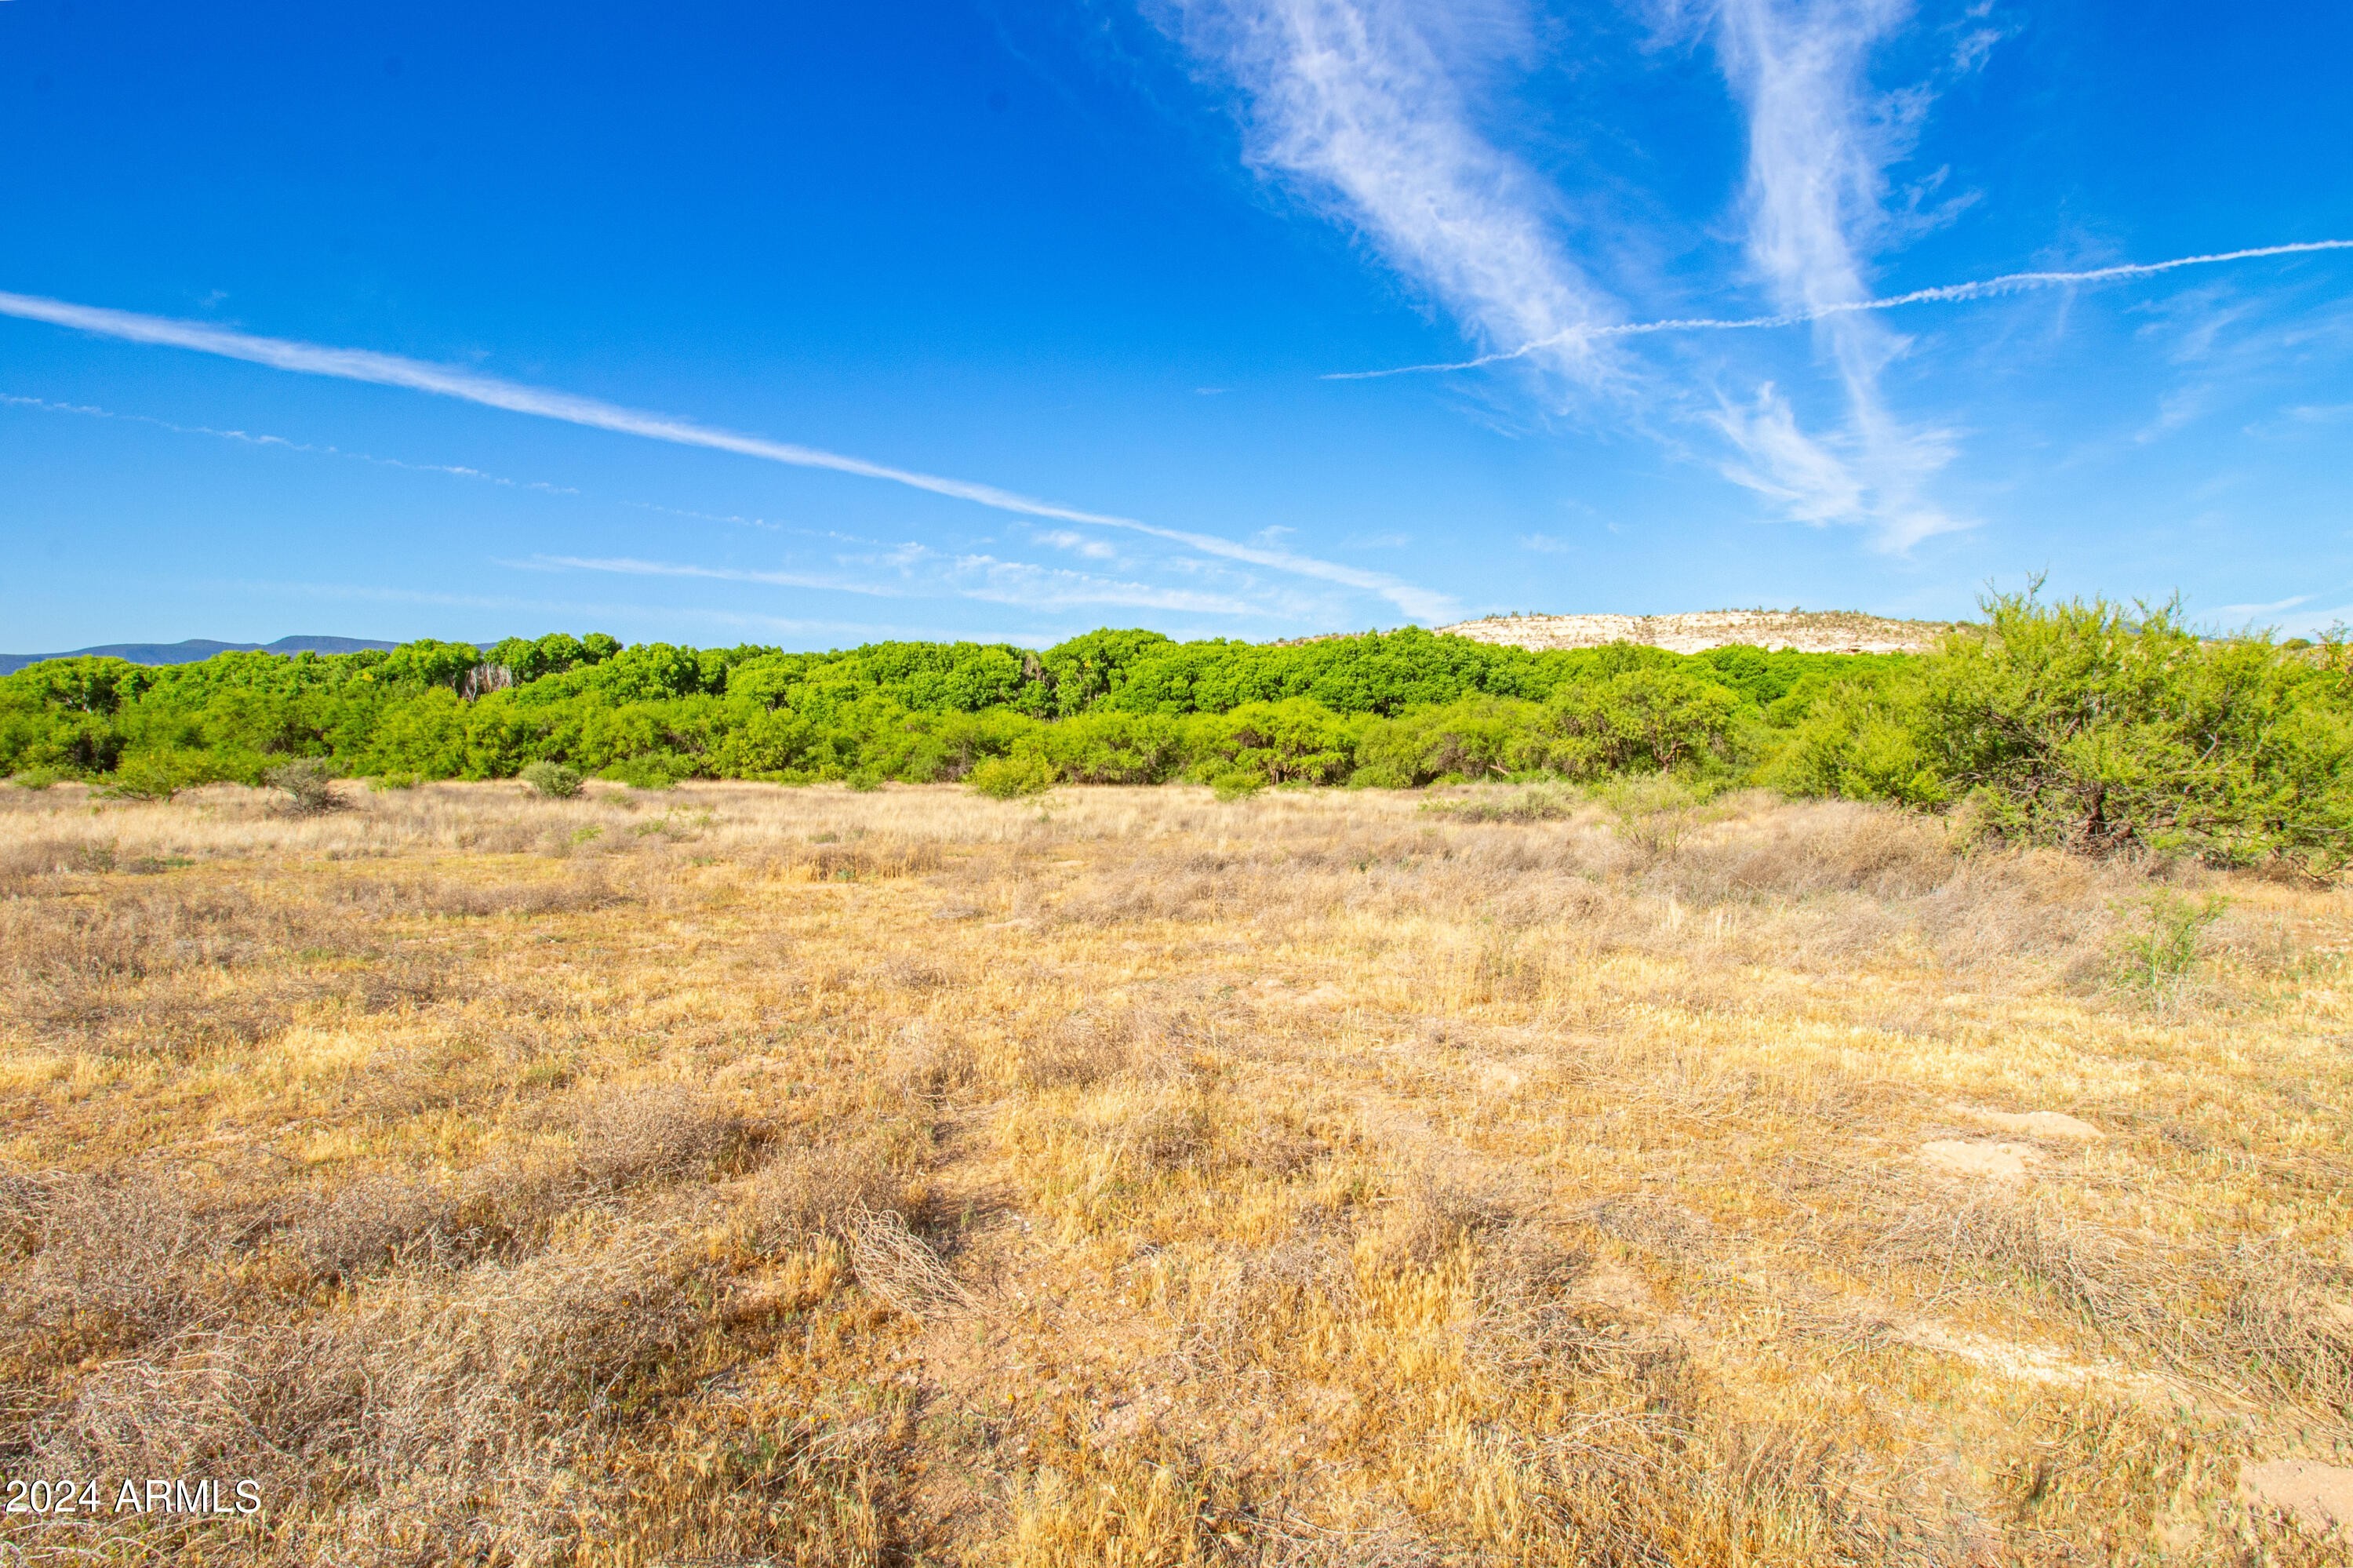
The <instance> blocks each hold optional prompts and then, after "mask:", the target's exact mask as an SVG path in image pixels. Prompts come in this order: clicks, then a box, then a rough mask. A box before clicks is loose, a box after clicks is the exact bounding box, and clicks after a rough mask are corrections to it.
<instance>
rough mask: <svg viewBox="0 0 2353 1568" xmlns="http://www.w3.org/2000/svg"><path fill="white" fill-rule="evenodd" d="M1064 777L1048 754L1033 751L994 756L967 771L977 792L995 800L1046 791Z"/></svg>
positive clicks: (968, 780)
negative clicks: (1047, 758)
mask: <svg viewBox="0 0 2353 1568" xmlns="http://www.w3.org/2000/svg"><path fill="white" fill-rule="evenodd" d="M1061 781H1062V776H1061V774H1060V773H1059V772H1057V771H1056V770H1055V768H1054V765H1053V764H1052V763H1050V762H1049V761H1047V760H1046V759H1045V758H1042V757H1039V756H1035V755H1033V754H1026V753H1025V754H1024V755H1022V756H1018V757H991V758H987V759H985V760H984V761H982V762H980V763H979V764H977V765H976V766H975V767H974V768H973V770H972V771H971V772H969V773H967V774H965V783H966V784H967V785H969V786H971V788H972V789H973V790H974V792H975V793H976V794H981V795H986V796H987V797H988V798H989V799H990V800H1018V799H1019V798H1020V797H1022V796H1024V795H1042V794H1044V793H1045V792H1046V791H1047V790H1049V789H1052V788H1053V787H1054V786H1055V785H1057V784H1060V782H1061Z"/></svg>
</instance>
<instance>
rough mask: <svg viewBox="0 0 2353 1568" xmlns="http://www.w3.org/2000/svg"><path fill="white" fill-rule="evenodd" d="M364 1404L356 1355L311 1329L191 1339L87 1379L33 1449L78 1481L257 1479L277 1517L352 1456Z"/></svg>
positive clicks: (48, 1422)
mask: <svg viewBox="0 0 2353 1568" xmlns="http://www.w3.org/2000/svg"><path fill="white" fill-rule="evenodd" d="M364 1397H365V1385H364V1381H363V1369H362V1368H361V1367H360V1366H359V1365H358V1364H356V1362H355V1361H354V1359H353V1356H352V1354H351V1347H350V1346H349V1345H348V1344H346V1343H344V1342H343V1341H341V1340H338V1339H336V1337H335V1336H334V1335H333V1334H332V1333H331V1332H327V1331H324V1330H321V1329H319V1328H317V1327H315V1326H311V1327H291V1326H272V1327H268V1328H261V1329H250V1330H226V1331H203V1332H189V1333H185V1334H182V1335H179V1336H176V1337H175V1338H174V1340H171V1341H169V1342H168V1343H166V1344H164V1345H162V1346H159V1347H157V1348H156V1349H155V1350H154V1351H152V1352H151V1353H150V1354H148V1355H145V1356H142V1357H134V1358H126V1359H123V1360H119V1361H109V1362H107V1363H105V1364H103V1365H101V1366H100V1367H98V1368H96V1369H95V1370H93V1371H92V1372H90V1375H89V1376H88V1377H86V1378H84V1379H82V1380H81V1382H80V1383H79V1386H77V1387H76V1388H75V1390H74V1392H73V1393H72V1395H71V1397H70V1398H69V1399H68V1400H67V1401H66V1403H65V1404H63V1405H62V1406H61V1407H60V1408H59V1409H58V1411H56V1412H55V1413H54V1414H51V1415H50V1416H48V1417H47V1419H46V1420H44V1421H43V1422H42V1423H41V1424H40V1425H39V1427H38V1429H37V1434H36V1436H35V1439H34V1443H33V1450H34V1452H35V1453H36V1454H37V1456H38V1457H39V1458H40V1460H41V1462H42V1464H43V1466H44V1467H53V1468H56V1469H59V1470H70V1471H74V1472H77V1473H79V1474H84V1475H90V1474H96V1475H117V1476H172V1475H190V1476H194V1475H205V1474H215V1475H232V1476H237V1477H242V1478H252V1479H257V1480H260V1481H263V1482H264V1484H265V1486H266V1487H267V1488H268V1489H269V1491H270V1492H271V1493H274V1494H276V1496H277V1497H278V1499H279V1500H280V1506H281V1507H283V1506H285V1503H286V1502H287V1501H289V1500H290V1499H288V1498H287V1496H286V1493H287V1492H288V1491H289V1490H290V1489H300V1488H301V1485H302V1484H303V1482H304V1481H305V1480H306V1479H307V1477H306V1476H305V1474H304V1472H305V1471H306V1469H307V1468H308V1467H310V1466H311V1465H312V1464H314V1463H316V1462H318V1461H320V1460H322V1459H330V1458H332V1457H333V1456H335V1455H337V1454H339V1453H343V1452H347V1451H348V1450H349V1449H350V1448H351V1446H353V1442H354V1441H355V1439H356V1438H357V1436H358V1433H359V1418H360V1415H361V1414H362V1410H363V1405H364ZM232 1500H234V1499H232Z"/></svg>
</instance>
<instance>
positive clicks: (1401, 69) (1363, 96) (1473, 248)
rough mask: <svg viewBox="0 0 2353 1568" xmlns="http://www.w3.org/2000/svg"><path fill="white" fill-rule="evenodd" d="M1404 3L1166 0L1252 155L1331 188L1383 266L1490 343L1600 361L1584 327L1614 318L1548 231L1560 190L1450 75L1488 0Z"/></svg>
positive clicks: (1560, 360) (1500, 32)
mask: <svg viewBox="0 0 2353 1568" xmlns="http://www.w3.org/2000/svg"><path fill="white" fill-rule="evenodd" d="M1475 9H1477V8H1475V7H1454V8H1450V7H1447V6H1442V5H1429V4H1413V3H1409V0H1177V4H1176V31H1177V32H1178V33H1179V34H1180V35H1181V37H1183V40H1184V42H1185V43H1186V45H1187V48H1190V49H1191V50H1192V52H1193V53H1194V55H1195V56H1196V58H1199V59H1201V60H1203V61H1204V62H1205V63H1207V64H1208V65H1209V66H1210V67H1211V68H1212V69H1214V70H1215V71H1216V72H1218V73H1219V75H1220V76H1222V77H1223V78H1225V79H1227V80H1229V81H1230V82H1232V83H1233V84H1234V85H1236V86H1237V87H1239V88H1240V90H1241V92H1242V94H1243V96H1244V99H1245V112H1244V116H1243V118H1244V122H1245V125H1246V128H1247V131H1248V134H1249V149H1250V156H1251V158H1252V159H1253V160H1255V161H1256V162H1257V163H1258V164H1259V165H1260V166H1261V167H1263V168H1269V169H1273V170H1277V171H1280V172H1282V173H1283V174H1286V175H1291V176H1293V177H1294V178H1296V179H1298V180H1301V181H1303V182H1304V183H1305V185H1307V187H1308V188H1309V189H1310V190H1311V191H1312V192H1314V194H1316V195H1318V196H1324V197H1326V198H1334V197H1336V198H1337V200H1338V202H1339V204H1340V206H1341V207H1342V209H1343V211H1344V212H1345V215H1346V217H1348V218H1349V219H1350V220H1352V221H1353V223H1354V224H1355V225H1356V227H1357V228H1359V229H1360V230H1361V231H1362V232H1363V233H1364V234H1365V236H1366V238H1368V239H1369V240H1370V241H1371V242H1372V243H1373V245H1374V246H1376V247H1377V249H1379V250H1380V251H1381V252H1382V253H1383V254H1384V255H1385V256H1386V257H1387V258H1388V260H1390V261H1391V262H1392V263H1393V264H1394V265H1395V266H1397V267H1398V269H1399V270H1402V271H1403V272H1405V273H1406V274H1407V275H1408V276H1409V277H1411V278H1413V279H1415V280H1416V281H1419V282H1420V283H1421V284H1422V285H1424V286H1425V287H1427V288H1428V289H1430V291H1431V292H1432V293H1434V294H1435V295H1436V296H1437V297H1438V298H1439V300H1440V302H1443V303H1444V304H1445V305H1446V307H1447V308H1448V309H1449V310H1450V311H1451V312H1452V313H1455V315H1456V316H1458V317H1459V318H1460V319H1461V320H1462V321H1463V322H1464V323H1466V324H1467V325H1469V326H1470V327H1471V328H1472V330H1474V331H1476V332H1477V333H1478V334H1481V335H1482V336H1483V337H1485V338H1486V339H1487V340H1488V341H1489V342H1491V343H1525V344H1541V345H1542V348H1543V349H1544V350H1545V351H1546V353H1545V358H1546V362H1547V363H1548V365H1549V366H1551V367H1553V368H1556V369H1559V370H1563V371H1566V372H1567V373H1569V374H1571V375H1572V376H1577V377H1578V378H1579V379H1584V380H1591V379H1593V378H1594V377H1596V376H1599V375H1600V374H1601V373H1602V371H1603V368H1604V367H1603V366H1602V365H1601V363H1600V361H1599V356H1598V355H1597V354H1596V352H1595V346H1594V339H1593V337H1592V335H1591V334H1589V333H1582V332H1580V331H1578V330H1577V329H1578V328H1580V327H1582V326H1583V325H1585V324H1587V323H1593V322H1597V321H1602V320H1607V319H1609V317H1611V316H1613V315H1614V314H1616V310H1615V307H1614V305H1613V304H1612V303H1611V302H1609V299H1608V298H1607V297H1606V295H1605V294H1604V293H1603V292H1602V291H1600V290H1599V289H1598V288H1596V287H1595V286H1594V285H1593V284H1592V283H1591V282H1590V281H1588V279H1587V278H1586V277H1585V275H1584V274H1583V272H1582V271H1581V270H1579V269H1578V267H1577V265H1576V263H1575V262H1574V261H1572V260H1570V258H1569V257H1568V255H1567V252H1566V251H1565V250H1564V249H1563V248H1562V246H1561V245H1560V243H1559V241H1558V240H1557V238H1556V237H1555V234H1554V232H1553V222H1552V219H1553V218H1554V217H1555V216H1556V214H1555V212H1554V210H1553V209H1554V208H1555V207H1556V206H1557V194H1556V192H1554V191H1552V190H1551V189H1550V187H1548V186H1547V185H1545V184H1544V182H1542V181H1541V180H1539V179H1537V178H1535V176H1534V175H1531V174H1530V172H1529V171H1527V170H1526V169H1525V168H1524V167H1522V166H1521V164H1519V163H1518V162H1517V161H1516V160H1514V159H1513V158H1512V157H1510V156H1509V155H1507V154H1504V152H1502V151H1501V150H1500V149H1498V148H1497V147H1495V146H1494V145H1493V144H1492V143H1490V142H1489V141H1488V140H1487V139H1486V138H1484V137H1483V136H1482V135H1481V134H1480V133H1479V132H1478V131H1477V130H1476V129H1475V128H1474V127H1473V125H1472V118H1471V113H1470V110H1469V107H1468V105H1467V103H1466V101H1465V94H1464V88H1463V84H1462V81H1461V77H1462V76H1463V75H1464V74H1465V69H1466V68H1465V65H1464V58H1465V57H1466V55H1467V56H1476V55H1477V54H1478V53H1479V52H1480V47H1481V38H1480V37H1479V35H1482V34H1483V35H1485V36H1486V37H1490V38H1492V37H1508V36H1509V35H1510V34H1511V33H1512V32H1513V31H1514V29H1513V27H1512V26H1510V25H1509V23H1508V18H1505V19H1504V21H1503V24H1502V25H1498V18H1497V16H1495V15H1494V14H1493V13H1495V12H1496V11H1497V10H1498V9H1500V8H1499V7H1494V6H1490V7H1488V8H1486V12H1485V13H1484V14H1482V16H1480V17H1479V18H1477V19H1478V20H1479V21H1481V22H1483V23H1484V24H1485V25H1484V26H1465V25H1464V16H1465V14H1466V12H1469V11H1472V10H1475Z"/></svg>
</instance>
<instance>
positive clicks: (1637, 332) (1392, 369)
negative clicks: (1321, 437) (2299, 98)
mask: <svg viewBox="0 0 2353 1568" xmlns="http://www.w3.org/2000/svg"><path fill="white" fill-rule="evenodd" d="M2316 250H2353V239H2312V240H2305V241H2301V242H2299V243H2297V244H2294V245H2263V246H2256V247H2254V248H2253V249H2246V250H2222V251H2217V252H2215V253H2214V254H2212V255H2209V256H2177V257H2175V258H2174V259H2173V260H2169V261H2135V262H2129V263H2126V264H2123V265H2119V266H2115V267H2090V268H2084V269H2082V270H2076V271H2037V272H2005V273H2003V274H2002V275H2001V276H2000V277H1999V278H1982V279H1979V280H1978V281H1974V282H1968V283H1942V284H1938V285H1937V286H1936V287H1934V288H1929V289H1915V290H1913V291H1910V292H1909V293H1903V294H1887V295H1883V296H1881V297H1879V298H1877V299H1869V300H1849V301H1844V302H1832V303H1831V304H1826V305H1822V306H1820V307H1818V308H1816V309H1813V310H1807V311H1795V312H1789V313H1783V314H1779V315H1769V316H1730V317H1715V316H1671V317H1667V318H1665V319H1662V320H1660V321H1652V322H1620V323H1616V324H1615V325H1608V324H1605V325H1599V326H1592V327H1585V328H1579V329H1577V330H1578V331H1580V332H1582V333H1583V334H1585V335H1587V336H1590V337H1597V338H1599V337H1640V336H1646V335H1649V334H1653V333H1679V332H1750V331H1757V330H1760V329H1765V328H1772V327H1793V326H1803V325H1806V324H1807V323H1811V322H1819V321H1827V320H1829V319H1831V317H1834V316H1842V315H1852V314H1854V313H1857V312H1862V311H1892V310H1895V309H1898V308H1899V307H1902V306H1905V305H1919V304H1931V303H1936V304H1947V303H1957V302H1962V301H1967V300H1986V299H1993V298H1996V297H1999V296H2001V295H2005V294H2016V293H2023V292H2026V291H2030V290H2034V289H2058V288H2082V287H2086V286H2091V285H2096V284H2100V283H2109V282H2116V281H2120V280H2124V279H2128V278H2153V277H2156V276H2158V274H2160V273H2165V272H2171V271H2174V270H2177V269H2179V268H2183V267H2211V266H2213V265H2215V264H2216V263H2218V262H2224V261H2251V260H2258V259H2261V258H2265V257H2273V256H2298V255H2304V254H2306V253H2308V252H2311V251H2316ZM1548 346H1551V345H1550V344H1541V343H1525V344H1520V345H1519V346H1518V347H1517V348H1506V349H1499V350H1497V351H1496V352H1495V353H1493V354H1482V355H1478V356H1477V357H1476V358H1472V359H1455V360H1445V361H1440V362H1438V363H1435V364H1430V365H1398V366H1389V367H1388V368H1386V369H1381V370H1335V371H1331V372H1329V373H1327V374H1326V375H1324V376H1323V377H1322V379H1323V380H1325V381H1372V380H1377V379H1378V378H1380V377H1382V376H1421V375H1429V374H1432V373H1436V372H1441V371H1450V370H1479V369H1483V368H1484V367H1486V366H1490V365H1502V364H1505V363H1507V362H1509V361H1511V360H1515V359H1525V358H1526V357H1527V356H1528V355H1531V354H1534V353H1536V352H1537V351H1538V350H1540V349H1543V348H1546V347H1548Z"/></svg>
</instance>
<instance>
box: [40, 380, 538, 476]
mask: <svg viewBox="0 0 2353 1568" xmlns="http://www.w3.org/2000/svg"><path fill="white" fill-rule="evenodd" d="M0 407H5V408H39V409H42V410H44V411H46V412H47V413H52V414H79V415H81V416H82V417H83V418H92V419H114V420H119V421H121V422H122V423H125V424H133V425H152V426H153V427H154V428H155V429H159V430H169V431H171V432H172V433H173V434H174V435H180V436H210V437H212V438H214V439H215V440H224V441H235V442H237V443H238V444H239V445H242V446H249V447H277V448H280V449H281V450H285V451H290V452H310V453H312V454H314V455H316V456H320V457H337V458H344V459H348V460H349V461H353V462H365V463H374V464H375V465H376V466H377V467H378V468H397V469H405V470H406V471H408V472H410V473H446V474H448V475H449V476H450V477H452V478H453V479H474V480H480V482H483V483H484V484H495V485H499V486H501V488H503V489H507V490H536V491H538V492H540V493H542V494H544V495H577V494H579V492H578V491H576V490H575V489H573V488H572V487H571V486H570V485H567V484H548V483H546V482H543V481H540V480H535V479H508V478H506V477H504V476H503V475H501V474H495V473H486V472H484V471H482V470H480V469H479V468H468V467H466V466H465V465H464V464H462V463H448V462H409V461H406V460H405V459H401V458H388V457H377V456H375V455H374V454H373V453H370V452H353V451H345V450H343V448H341V447H332V446H314V445H312V444H311V443H310V442H308V441H294V440H287V439H286V438H285V437H284V436H271V435H259V434H256V433H255V432H253V431H251V430H223V429H215V428H213V427H212V426H210V425H180V424H174V423H173V422H172V421H171V420H169V419H159V418H155V417H154V416H153V415H152V414H123V413H118V412H116V411H115V410H114V409H111V408H95V407H92V406H91V405H90V404H88V403H53V402H51V401H49V399H47V398H46V397H16V396H15V395H13V394H10V393H5V392H0Z"/></svg>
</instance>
